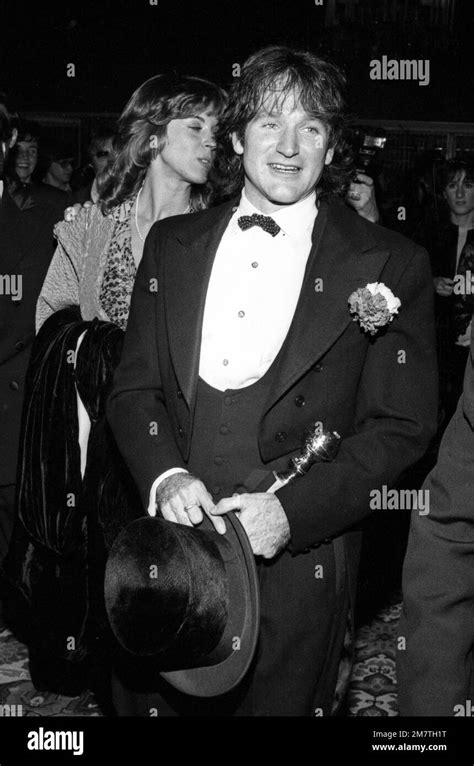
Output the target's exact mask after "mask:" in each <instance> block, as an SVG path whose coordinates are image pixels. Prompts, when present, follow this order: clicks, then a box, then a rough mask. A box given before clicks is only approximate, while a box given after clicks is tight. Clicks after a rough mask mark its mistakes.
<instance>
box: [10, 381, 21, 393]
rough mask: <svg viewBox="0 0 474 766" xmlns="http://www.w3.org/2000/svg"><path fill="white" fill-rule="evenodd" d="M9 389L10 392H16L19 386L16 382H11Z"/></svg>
mask: <svg viewBox="0 0 474 766" xmlns="http://www.w3.org/2000/svg"><path fill="white" fill-rule="evenodd" d="M10 388H11V390H12V391H18V389H19V388H20V385H19V384H18V383H17V382H16V380H11V381H10Z"/></svg>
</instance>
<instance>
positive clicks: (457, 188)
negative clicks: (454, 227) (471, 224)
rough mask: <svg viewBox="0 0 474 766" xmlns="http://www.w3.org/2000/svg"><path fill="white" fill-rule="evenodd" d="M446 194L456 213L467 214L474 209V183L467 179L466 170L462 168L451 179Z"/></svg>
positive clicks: (452, 209) (451, 207) (451, 208)
mask: <svg viewBox="0 0 474 766" xmlns="http://www.w3.org/2000/svg"><path fill="white" fill-rule="evenodd" d="M444 196H445V198H446V201H447V203H448V205H449V207H450V210H451V211H452V212H453V213H456V215H467V214H468V213H472V212H473V210H474V183H473V182H472V181H470V180H467V179H466V171H465V170H460V171H459V172H458V173H457V174H456V177H455V178H453V180H452V181H450V182H449V183H448V184H447V186H446V188H445V190H444Z"/></svg>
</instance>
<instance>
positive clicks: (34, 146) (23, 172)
mask: <svg viewBox="0 0 474 766" xmlns="http://www.w3.org/2000/svg"><path fill="white" fill-rule="evenodd" d="M37 162H38V143H37V141H36V139H32V140H31V141H18V142H17V145H16V159H15V172H16V174H17V175H18V177H19V178H20V180H21V181H23V182H24V183H28V182H29V181H30V180H31V176H32V174H33V171H34V169H35V167H36V164H37Z"/></svg>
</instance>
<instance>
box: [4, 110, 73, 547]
mask: <svg viewBox="0 0 474 766" xmlns="http://www.w3.org/2000/svg"><path fill="white" fill-rule="evenodd" d="M0 131H1V136H0V138H1V160H0V434H1V440H2V454H1V458H0V562H1V561H2V560H3V559H4V557H5V555H6V553H7V550H8V545H9V541H10V537H11V532H12V528H13V521H14V515H15V510H14V509H15V483H16V469H17V457H18V443H19V437H20V423H21V412H22V405H23V390H24V379H25V373H26V369H27V366H28V361H29V357H30V352H31V346H32V343H33V340H34V337H35V308H36V301H37V300H38V295H39V292H40V290H41V286H42V284H43V281H44V278H45V276H46V272H47V270H48V266H49V263H50V261H51V258H52V256H53V252H54V237H53V227H54V224H55V223H57V221H59V220H61V218H62V214H63V210H64V201H63V195H62V194H61V193H60V192H57V191H56V190H53V189H49V188H47V187H44V188H41V187H40V186H36V185H33V184H23V183H22V181H21V179H19V178H18V177H16V176H11V177H7V176H6V174H5V173H4V167H5V163H6V159H7V156H8V152H9V150H10V149H11V148H12V147H13V146H14V144H15V141H16V138H17V134H18V129H17V127H16V118H15V116H14V115H12V114H10V112H9V111H8V108H7V105H6V104H5V103H3V102H2V101H1V100H0Z"/></svg>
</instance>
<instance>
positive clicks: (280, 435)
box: [275, 431, 288, 442]
mask: <svg viewBox="0 0 474 766" xmlns="http://www.w3.org/2000/svg"><path fill="white" fill-rule="evenodd" d="M287 437H288V434H287V433H286V431H278V433H277V435H276V436H275V441H276V442H284V441H285V439H286V438H287Z"/></svg>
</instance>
